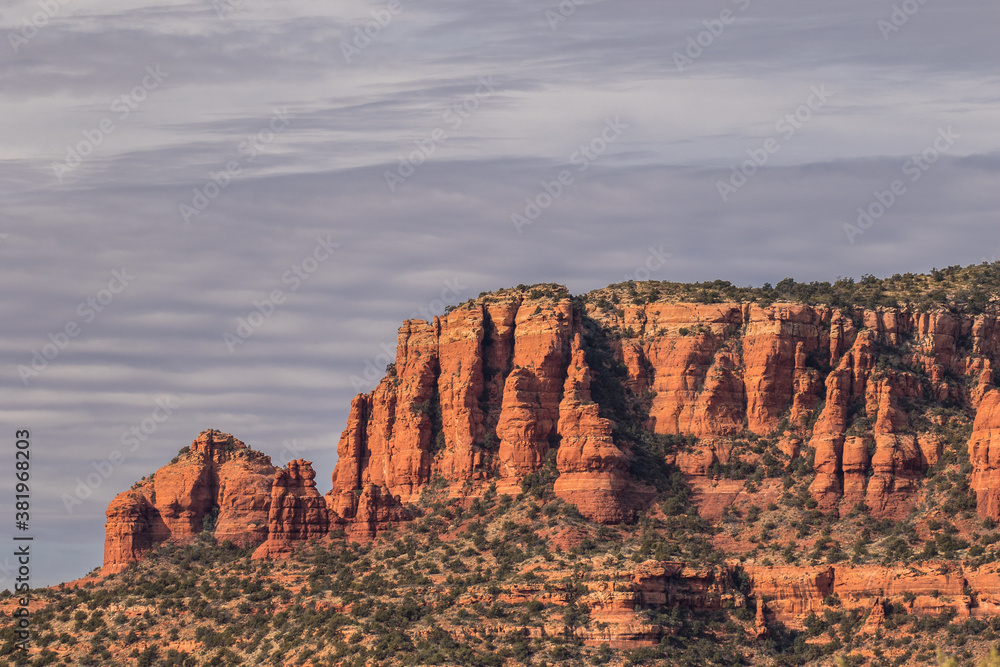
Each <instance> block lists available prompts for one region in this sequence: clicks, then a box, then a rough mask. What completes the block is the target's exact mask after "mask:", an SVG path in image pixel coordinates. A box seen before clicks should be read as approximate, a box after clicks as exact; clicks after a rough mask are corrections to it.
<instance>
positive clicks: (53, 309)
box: [0, 0, 1000, 589]
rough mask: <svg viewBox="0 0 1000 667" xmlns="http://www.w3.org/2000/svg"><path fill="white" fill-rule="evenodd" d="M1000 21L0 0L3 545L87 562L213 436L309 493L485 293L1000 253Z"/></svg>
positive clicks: (945, 261)
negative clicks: (366, 413)
mask: <svg viewBox="0 0 1000 667" xmlns="http://www.w3.org/2000/svg"><path fill="white" fill-rule="evenodd" d="M998 19H1000V5H998V4H997V3H996V2H994V1H993V0H952V1H951V2H943V1H942V0H905V1H902V0H900V1H897V2H896V3H895V4H894V3H893V2H889V1H882V0H875V1H873V0H863V1H862V0H839V1H838V2H836V3H830V2H822V3H821V2H815V1H811V2H802V1H801V0H798V1H794V2H793V1H792V0H711V1H707V0H699V1H695V0H672V1H671V2H652V1H646V0H618V1H617V2H611V1H595V0H562V2H558V1H557V0H551V1H545V0H537V1H528V0H500V1H498V2H484V3H479V2H458V1H457V0H378V1H373V2H365V1H361V0H322V1H321V0H283V1H282V2H267V1H266V0H215V1H211V0H196V1H195V2H187V1H179V0H178V1H171V0H164V1H162V2H156V3H152V2H146V1H144V0H88V1H87V2H81V1H80V0H30V1H22V0H2V1H0V116H2V118H3V121H4V122H3V123H0V202H2V203H0V280H2V285H3V290H2V291H0V312H2V323H3V324H2V326H3V335H2V336H0V346H2V350H3V354H2V359H3V363H2V377H0V388H2V389H0V391H2V396H3V399H2V401H0V413H2V414H0V422H2V423H3V426H4V430H3V432H2V437H0V440H2V443H3V444H2V447H0V451H2V454H0V455H2V456H3V457H4V459H5V462H4V464H3V465H2V466H0V470H3V476H2V477H3V478H2V479H0V492H2V493H0V498H5V499H6V500H4V501H2V502H0V522H2V523H0V538H2V539H7V537H6V536H14V535H15V534H19V535H24V534H30V535H32V536H33V537H34V538H35V539H34V542H33V543H32V544H33V560H32V574H31V576H32V583H33V584H34V585H51V584H55V583H58V582H61V581H68V580H72V579H75V578H78V577H81V576H83V575H85V574H87V573H88V572H89V571H90V570H91V569H93V568H94V567H97V566H99V565H100V564H101V560H102V554H103V542H104V510H105V509H106V507H107V505H108V503H109V502H110V501H111V500H112V498H114V496H115V495H116V494H117V493H119V492H121V491H123V490H125V489H127V488H129V487H130V486H131V484H132V483H133V482H134V481H136V480H138V479H140V478H141V477H143V476H145V475H148V474H150V473H152V472H154V471H155V470H156V469H157V468H159V467H160V466H162V465H164V464H166V463H167V462H168V461H169V460H170V458H171V457H172V456H174V455H175V454H176V452H177V450H179V449H180V448H181V447H183V446H185V445H188V444H190V442H191V441H192V440H193V439H194V438H195V437H196V436H197V435H198V433H199V432H201V431H202V430H205V429H208V428H215V429H220V430H223V431H226V432H229V433H233V434H234V435H236V436H237V437H238V438H240V439H242V440H243V441H244V442H246V443H247V444H248V445H250V446H251V447H254V448H255V449H259V450H261V451H263V452H264V453H266V454H269V455H270V456H271V457H272V459H273V460H274V462H275V463H277V464H283V463H285V462H287V461H288V460H290V459H294V458H306V459H309V460H311V461H313V462H314V466H315V468H316V469H317V472H318V481H319V487H320V491H321V492H326V491H327V490H329V488H330V474H331V473H332V470H333V467H334V465H335V463H336V444H337V440H338V438H339V434H340V432H341V430H342V429H343V427H344V424H345V421H346V417H347V412H348V408H349V403H350V399H351V398H352V396H354V395H355V394H356V393H358V392H360V391H370V390H371V389H372V388H373V387H374V386H375V384H376V382H377V380H378V377H380V376H381V374H382V371H383V369H384V367H385V364H386V363H387V361H388V359H389V355H391V354H392V353H393V348H394V347H395V343H396V331H397V329H398V327H399V326H400V324H401V322H402V321H403V320H405V319H408V318H419V319H428V318H430V317H433V316H434V315H438V314H441V313H442V312H443V311H444V308H445V307H446V306H447V305H451V304H457V303H460V302H463V301H465V300H467V299H470V298H472V297H475V296H477V295H478V294H479V293H480V292H488V291H492V290H496V289H499V288H503V287H510V286H513V285H517V284H520V283H524V284H532V283H537V282H555V283H560V284H564V285H566V286H567V287H569V289H570V291H571V292H573V293H575V294H576V293H583V292H586V291H589V290H592V289H597V288H600V287H603V286H605V285H608V284H611V283H616V282H621V281H623V280H626V279H629V278H633V277H634V278H636V279H653V280H669V281H684V282H687V281H701V280H715V279H724V280H729V281H731V282H733V283H735V284H737V285H741V286H742V285H761V284H763V283H765V282H771V283H772V284H773V283H776V282H778V281H779V280H781V279H782V278H785V277H793V278H796V279H797V280H804V281H811V280H829V281H833V280H835V279H837V278H840V277H855V278H860V277H861V276H862V275H864V274H868V273H870V274H873V275H876V276H889V275H892V274H894V273H897V272H898V273H903V272H907V271H912V272H925V271H928V270H929V269H931V268H932V267H944V266H949V265H953V264H963V265H965V264H972V263H978V262H981V261H993V260H996V259H997V254H998V253H1000V238H998V231H997V222H998V218H1000V216H998V212H1000V189H998V187H997V183H998V176H1000V123H998V121H1000V114H998V113H997V111H998V106H1000V85H998V83H1000V73H998V70H997V68H996V63H997V62H1000V41H998V40H997V39H996V26H997V25H998V24H1000V21H998ZM22 429H23V430H28V431H29V434H30V437H29V442H30V445H29V447H30V451H31V459H30V464H31V467H30V475H31V482H30V487H31V488H30V496H31V497H30V501H29V502H30V504H31V506H30V525H29V529H28V531H26V532H22V531H19V530H17V529H16V527H15V507H14V499H13V494H14V483H15V480H14V471H13V468H14V457H15V451H16V444H15V443H16V440H17V436H16V432H17V431H19V430H22ZM8 551H10V550H8V549H3V550H2V553H7V552H8ZM11 565H12V558H11V557H10V556H8V557H6V561H5V560H4V557H0V589H2V588H9V587H11V585H12V573H13V570H12V569H11Z"/></svg>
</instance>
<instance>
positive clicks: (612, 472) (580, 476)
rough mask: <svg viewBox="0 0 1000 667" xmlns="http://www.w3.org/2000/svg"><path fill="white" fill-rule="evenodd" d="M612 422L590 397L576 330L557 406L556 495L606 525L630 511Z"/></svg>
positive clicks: (624, 467) (626, 516)
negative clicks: (561, 396) (602, 415)
mask: <svg viewBox="0 0 1000 667" xmlns="http://www.w3.org/2000/svg"><path fill="white" fill-rule="evenodd" d="M612 426H613V424H612V422H611V420H609V419H604V418H602V417H601V416H600V406H598V405H597V403H594V402H593V401H592V400H591V395H590V367H589V366H588V365H587V359H586V354H585V353H584V350H583V343H582V338H581V336H580V334H576V335H575V336H574V337H573V343H572V352H571V359H570V364H569V369H568V375H567V376H566V383H565V386H564V388H563V399H562V402H561V403H560V404H559V427H558V431H559V437H560V441H559V452H558V455H557V457H556V466H557V468H558V470H559V477H558V478H557V479H556V482H555V494H556V495H557V496H559V497H560V498H562V499H563V500H565V501H566V502H569V503H573V504H575V505H576V506H577V508H578V509H579V510H580V512H581V513H582V514H583V515H584V516H586V517H588V518H589V519H591V520H593V521H601V522H604V523H616V522H621V521H626V520H628V519H630V518H631V517H632V515H633V511H632V510H633V508H632V507H630V506H629V504H630V501H631V500H632V499H631V497H630V494H629V486H630V482H629V479H628V460H627V457H626V456H625V454H624V453H623V452H622V450H620V449H619V448H618V447H617V446H616V445H615V442H614V440H613V438H612V437H611V429H612Z"/></svg>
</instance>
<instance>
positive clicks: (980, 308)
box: [447, 261, 1000, 314]
mask: <svg viewBox="0 0 1000 667" xmlns="http://www.w3.org/2000/svg"><path fill="white" fill-rule="evenodd" d="M507 296H526V297H528V298H531V299H540V298H548V299H555V300H560V299H563V298H571V295H570V293H569V291H568V290H567V289H566V287H564V286H562V285H556V284H553V283H541V284H538V285H518V286H517V287H511V288H509V289H500V290H496V291H495V292H483V293H481V294H480V295H479V296H478V297H476V298H473V299H469V300H468V301H466V302H464V303H462V304H460V305H458V306H449V307H448V309H447V311H448V312H451V311H452V310H454V309H456V308H463V307H466V308H468V307H471V306H472V305H473V304H474V303H477V302H483V303H490V302H493V301H500V300H502V299H503V298H505V297H507ZM998 297H1000V261H998V262H992V263H987V262H983V263H982V264H974V265H971V266H966V267H962V266H959V265H955V266H949V267H948V268H945V269H940V270H939V269H931V271H930V273H925V274H915V273H903V274H899V273H897V274H895V275H893V276H891V277H889V278H876V277H875V276H872V275H864V276H862V277H861V279H860V280H858V281H855V280H854V278H841V279H839V280H837V281H835V282H833V283H830V282H819V281H813V282H809V283H805V282H797V281H796V280H794V279H792V278H785V279H784V280H781V281H780V282H778V284H777V285H773V286H772V285H771V284H770V283H765V284H764V285H763V286H762V287H737V286H736V285H733V284H732V283H731V282H729V281H727V280H714V281H711V282H700V283H676V282H667V281H657V280H649V281H644V282H635V281H628V282H624V283H616V284H614V285H609V286H607V287H604V288H602V289H598V290H593V291H591V292H588V293H586V294H583V295H580V296H578V297H576V298H577V299H579V300H580V301H582V302H584V303H596V304H598V305H599V306H607V307H608V308H611V307H615V308H617V307H620V305H622V304H635V305H642V304H645V303H655V302H692V303H725V302H730V303H732V302H754V303H756V304H757V305H759V306H769V305H771V304H773V303H779V302H781V303H801V304H805V305H826V306H833V307H837V308H845V307H848V306H861V307H864V308H877V307H883V308H894V307H901V306H910V307H913V308H916V309H918V310H930V309H933V308H938V307H944V308H948V309H952V310H959V311H962V312H967V313H974V314H975V313H982V312H985V311H987V310H991V309H993V308H996V307H997V304H998Z"/></svg>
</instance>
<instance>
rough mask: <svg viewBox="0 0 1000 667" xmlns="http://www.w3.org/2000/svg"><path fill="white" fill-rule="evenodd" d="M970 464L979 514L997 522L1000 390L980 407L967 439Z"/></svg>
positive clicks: (998, 513) (999, 504)
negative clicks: (969, 436)
mask: <svg viewBox="0 0 1000 667" xmlns="http://www.w3.org/2000/svg"><path fill="white" fill-rule="evenodd" d="M969 461H970V463H972V483H971V487H972V489H973V490H974V491H975V492H976V496H977V499H978V506H979V515H980V516H982V517H991V518H993V519H1000V391H997V390H993V391H990V392H989V393H987V394H986V395H985V396H984V397H983V399H982V401H981V403H980V404H979V411H978V412H977V413H976V420H975V423H974V424H973V427H972V437H971V438H970V439H969Z"/></svg>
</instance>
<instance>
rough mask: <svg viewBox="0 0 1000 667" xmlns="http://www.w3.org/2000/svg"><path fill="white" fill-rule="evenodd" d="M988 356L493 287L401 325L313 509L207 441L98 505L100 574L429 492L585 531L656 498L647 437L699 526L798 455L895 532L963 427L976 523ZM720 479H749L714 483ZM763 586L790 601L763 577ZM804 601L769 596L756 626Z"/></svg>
mask: <svg viewBox="0 0 1000 667" xmlns="http://www.w3.org/2000/svg"><path fill="white" fill-rule="evenodd" d="M626 301H630V302H629V303H626ZM998 359H1000V324H998V321H997V318H996V317H995V316H992V315H964V314H961V313H955V312H949V311H945V310H943V309H938V310H932V311H930V312H921V311H918V310H916V309H913V308H883V307H879V308H862V307H842V308H837V307H832V306H809V305H797V304H782V303H776V304H772V305H768V306H761V305H758V304H756V303H735V302H734V303H679V302H674V301H670V300H667V299H663V300H656V299H638V298H637V299H628V298H627V296H626V295H625V293H624V292H622V291H621V290H619V291H618V292H615V293H612V292H600V293H595V295H590V296H587V297H584V298H583V299H581V300H574V299H572V298H571V297H570V295H569V294H568V292H567V291H566V290H565V288H561V287H558V286H552V285H543V286H536V287H534V288H523V287H519V288H516V289H511V290H502V291H499V292H497V293H494V294H488V295H481V297H480V298H478V299H473V300H472V301H470V302H468V303H466V304H463V305H462V306H459V307H456V308H454V309H451V310H450V311H449V312H447V313H446V314H444V315H442V316H440V317H435V318H434V319H433V321H430V322H424V321H418V320H411V321H407V322H405V323H404V324H403V326H402V327H401V328H400V330H399V337H398V344H397V351H396V359H395V362H394V363H392V364H390V365H389V366H388V368H387V371H386V376H385V377H384V378H383V379H382V380H381V381H380V382H379V384H378V385H377V386H376V387H375V388H374V389H373V390H372V391H370V392H368V393H365V394H360V395H358V396H357V397H356V398H355V399H354V400H353V402H352V404H351V409H350V414H349V416H348V420H347V424H346V428H345V430H344V431H343V434H342V435H341V438H340V441H339V444H338V445H337V463H336V467H335V469H334V471H333V475H332V488H331V489H330V491H329V492H328V493H326V495H325V496H322V495H320V493H321V490H320V489H317V488H316V484H315V482H314V481H313V477H314V473H313V471H312V469H311V467H310V466H309V465H308V464H307V463H306V462H302V461H297V462H292V464H290V465H289V467H288V468H287V469H285V470H281V471H276V470H275V468H274V467H273V466H271V465H270V461H269V460H268V459H267V457H265V456H263V455H260V454H257V453H255V452H252V451H251V450H249V449H248V448H247V447H246V446H245V445H244V444H243V443H241V442H240V441H238V440H236V439H235V438H233V437H232V436H229V435H227V434H222V433H218V432H216V431H207V432H205V433H203V434H202V435H201V436H199V438H198V439H197V440H195V442H194V443H192V446H191V448H190V451H189V452H187V453H185V454H183V455H182V456H180V457H179V459H178V460H177V461H176V462H174V463H172V464H170V465H168V466H165V467H164V468H162V469H161V470H160V471H158V472H157V473H156V474H155V475H153V477H152V478H150V479H148V480H144V481H143V482H140V483H139V484H137V485H136V486H135V487H134V488H133V489H131V490H128V491H125V492H124V493H122V494H120V495H119V496H118V497H116V498H115V500H114V501H113V502H112V503H111V505H110V506H109V508H108V513H107V517H108V523H107V539H106V548H105V568H106V571H108V572H113V571H117V570H119V569H121V568H122V567H124V566H125V565H127V564H128V563H129V562H133V561H135V560H136V559H138V558H140V557H141V556H142V554H144V553H145V552H147V551H148V550H149V549H150V548H152V547H153V546H155V545H156V544H159V543H162V542H165V541H172V542H180V543H183V542H186V541H190V540H193V539H195V538H196V537H197V536H198V535H200V534H202V533H203V532H204V531H205V530H208V531H209V532H211V533H212V534H213V535H214V536H215V537H216V539H219V540H225V539H229V540H231V541H233V542H234V543H236V544H239V545H241V546H246V547H250V546H253V547H260V548H259V549H258V551H257V553H258V554H259V555H260V556H261V557H264V556H267V557H278V556H281V555H284V554H286V553H288V552H289V551H290V550H291V549H293V548H294V547H295V546H296V545H298V544H300V543H302V542H304V541H308V540H310V539H315V538H320V537H324V536H331V535H338V536H339V535H340V534H341V532H340V531H343V535H345V536H346V537H347V538H349V539H357V540H370V539H373V538H375V537H377V536H378V535H379V534H380V533H381V532H382V531H384V530H386V529H387V528H389V527H391V526H393V525H394V524H397V523H399V522H402V521H406V520H408V519H409V518H411V517H412V516H414V514H415V513H414V511H413V509H412V508H410V507H409V506H410V505H411V504H413V503H416V502H418V501H419V500H420V498H421V495H422V494H423V493H425V492H426V491H428V489H437V490H440V489H444V492H445V493H447V494H448V495H450V496H451V497H452V498H456V499H461V500H463V501H469V502H471V500H472V499H474V498H476V497H480V496H483V495H484V494H485V493H487V491H488V489H490V488H491V487H493V486H494V485H495V490H496V492H497V493H500V494H509V495H512V496H515V495H517V494H519V493H521V491H522V485H524V484H528V485H530V484H536V483H546V484H552V490H553V491H554V493H555V495H556V496H557V497H558V498H561V499H562V500H564V501H566V502H568V503H572V504H574V505H576V506H577V507H578V508H579V510H580V511H581V512H582V513H583V514H584V515H585V516H587V517H588V518H590V519H593V520H595V521H599V522H605V523H621V522H628V521H630V520H632V518H633V517H634V515H635V511H636V510H637V509H641V508H643V507H645V506H646V505H647V504H648V501H649V499H650V498H651V497H652V496H653V495H654V493H655V491H656V489H653V488H651V487H650V486H649V483H650V482H649V479H648V478H647V476H645V475H644V473H646V472H648V471H646V470H643V469H641V467H640V468H637V467H636V465H635V463H636V461H637V460H640V459H639V458H638V457H639V455H640V454H645V455H648V453H649V451H650V450H648V449H647V450H643V451H638V450H637V448H638V447H648V446H649V445H648V442H655V443H659V445H658V446H662V450H656V451H662V454H660V455H662V456H665V457H666V458H665V462H666V463H668V464H670V465H673V466H676V469H677V470H679V471H680V472H682V473H683V474H684V475H685V476H686V478H687V481H688V483H689V486H690V487H691V488H692V490H693V494H692V496H691V497H692V502H693V503H694V504H695V506H696V507H697V508H698V509H699V510H700V512H701V513H702V516H703V518H705V519H707V520H709V521H718V520H720V519H721V517H722V516H723V515H724V514H725V512H726V511H727V510H728V509H729V508H730V507H731V506H732V505H734V504H735V503H738V502H743V500H745V499H746V498H748V497H749V496H750V495H754V494H756V495H754V497H755V498H756V500H755V501H754V502H755V503H756V504H758V505H761V506H763V505H766V504H769V503H772V502H776V501H778V500H779V499H780V497H781V495H782V493H783V492H784V489H783V488H782V485H781V480H780V479H778V477H780V476H781V475H782V473H783V470H784V469H785V468H784V467H785V466H789V465H791V464H793V463H795V464H796V465H797V466H798V468H799V469H801V468H802V467H804V465H803V464H804V463H805V462H804V461H798V462H797V463H796V460H797V459H800V457H811V460H812V466H811V468H812V470H811V476H807V477H806V478H805V481H806V483H808V484H809V495H810V496H811V498H812V500H810V501H809V502H810V503H812V502H813V501H815V505H816V506H817V507H818V508H819V510H821V511H823V512H834V513H836V512H839V513H840V514H841V515H844V514H847V513H849V512H852V511H855V510H856V511H867V512H869V513H871V514H872V515H874V516H875V517H876V518H888V519H899V518H902V517H905V516H906V515H907V514H908V513H909V512H910V511H911V510H912V509H913V508H914V507H915V506H916V504H917V500H918V497H920V493H921V489H922V488H923V487H922V485H923V480H924V478H925V477H926V476H927V474H928V471H929V470H931V469H932V468H933V467H934V466H936V465H939V462H940V461H941V459H942V457H944V456H945V455H946V450H947V456H950V457H951V459H948V460H946V461H945V463H948V461H952V462H954V461H955V450H954V442H955V440H956V439H957V437H956V435H955V434H956V433H962V431H961V428H960V427H967V425H968V422H969V421H970V420H971V419H972V417H973V416H974V417H975V422H974V428H973V432H972V437H971V439H969V440H968V445H967V447H968V453H969V459H970V463H971V465H972V475H971V480H970V482H971V488H972V489H973V490H974V491H975V493H976V495H977V499H978V509H979V513H980V515H981V516H982V517H984V518H985V517H991V518H994V519H1000V472H998V471H1000V444H998V443H1000V392H998V391H996V390H995V389H994V380H993V370H992V369H993V366H994V364H995V363H996V361H997V360H998ZM598 400H600V401H602V402H601V403H598ZM625 418H627V419H629V420H631V421H630V423H628V424H622V423H616V420H617V421H618V422H621V420H622V419H625ZM963 425H965V426H963ZM643 428H645V429H647V431H648V432H651V435H655V436H656V437H655V438H653V437H650V438H645V439H644V438H637V437H636V436H635V434H636V433H637V432H638V431H640V430H642V429H643ZM966 433H967V432H966ZM647 435H650V434H648V433H647ZM678 436H684V437H683V438H679V437H678ZM964 437H965V436H964V435H963V436H962V438H963V442H964ZM640 440H642V442H639V441H640ZM753 443H758V444H757V445H754V444H753ZM768 447H771V449H768ZM768 457H770V458H768ZM775 457H777V458H775ZM806 460H807V461H808V460H809V459H808V458H807V459H806ZM734 466H736V467H738V466H743V468H742V469H743V470H744V471H746V470H747V469H749V470H750V471H751V472H744V476H743V477H734V476H732V475H730V476H729V478H726V475H727V471H728V470H730V469H732V468H733V467H734ZM789 469H791V468H789ZM764 473H767V477H768V479H764V480H761V479H760V477H761V475H763V474H764ZM750 474H753V475H754V476H755V477H756V480H755V481H754V482H753V484H752V486H751V485H749V484H748V483H747V482H746V481H744V480H745V478H746V477H747V476H748V475H750ZM661 479H662V477H661ZM539 480H542V482H539ZM525 488H527V487H525ZM810 507H812V505H810ZM815 574H816V577H819V579H822V577H823V576H825V575H823V574H822V572H820V571H817V573H815ZM759 576H760V577H762V578H763V579H762V581H764V580H766V579H767V578H768V577H770V578H771V579H773V580H774V581H773V582H772V584H773V586H776V587H778V588H781V587H783V586H790V587H792V588H794V587H795V586H797V584H796V585H794V586H793V584H791V583H787V582H786V583H782V582H783V581H784V580H783V579H782V577H783V576H784V575H783V574H782V573H781V572H780V571H779V570H778V569H777V568H771V569H770V570H768V573H765V572H763V571H761V572H760V573H759ZM788 576H789V577H791V578H792V579H794V578H795V577H801V576H803V575H802V570H801V569H797V570H795V574H794V575H792V574H789V575H788ZM819 579H817V583H815V585H812V584H811V585H810V586H812V588H817V587H820V588H821V587H822V582H821V581H819ZM769 585H771V584H769ZM806 588H809V586H806ZM769 599H770V598H769ZM815 606H816V605H815V599H814V598H813V597H808V596H807V597H806V598H800V597H796V595H794V594H790V595H783V596H778V597H776V598H775V599H774V601H773V602H771V601H769V602H768V604H767V613H768V614H771V613H774V614H777V615H779V616H780V615H782V614H786V613H799V612H801V611H802V610H808V609H812V608H814V607H815Z"/></svg>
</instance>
